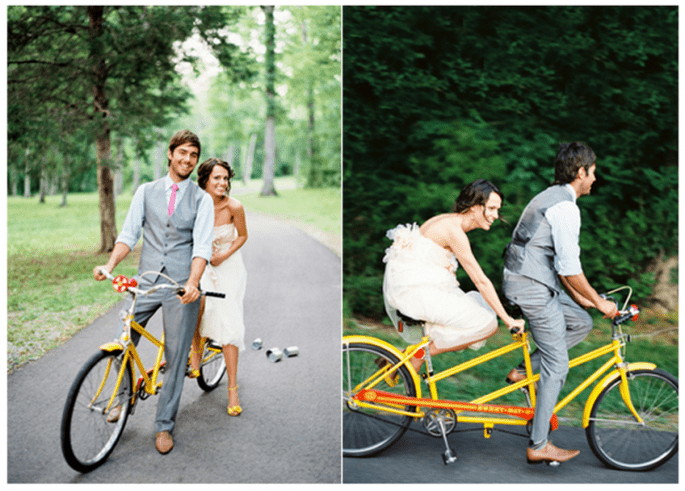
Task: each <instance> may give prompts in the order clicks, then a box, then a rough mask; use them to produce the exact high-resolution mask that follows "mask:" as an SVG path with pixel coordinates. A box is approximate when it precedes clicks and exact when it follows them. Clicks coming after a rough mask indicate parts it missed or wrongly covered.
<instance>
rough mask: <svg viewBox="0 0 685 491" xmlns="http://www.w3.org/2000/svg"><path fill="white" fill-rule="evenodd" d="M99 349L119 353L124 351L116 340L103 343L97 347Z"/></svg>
mask: <svg viewBox="0 0 685 491" xmlns="http://www.w3.org/2000/svg"><path fill="white" fill-rule="evenodd" d="M99 349H100V351H106V352H108V353H112V354H116V355H118V354H120V353H123V351H124V346H123V345H122V344H121V343H117V342H114V341H113V342H111V343H105V344H103V345H101V346H100V347H99Z"/></svg>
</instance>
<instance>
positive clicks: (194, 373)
mask: <svg viewBox="0 0 685 491" xmlns="http://www.w3.org/2000/svg"><path fill="white" fill-rule="evenodd" d="M205 341H206V338H202V339H201V340H200V351H195V350H194V349H193V348H192V347H191V348H190V356H191V357H192V356H193V355H200V363H202V355H203V353H204V352H205V350H204V346H205ZM199 376H200V369H199V368H196V369H193V368H191V369H190V371H189V372H188V378H198V377H199Z"/></svg>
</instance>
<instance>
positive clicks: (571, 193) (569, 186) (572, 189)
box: [564, 184, 578, 203]
mask: <svg viewBox="0 0 685 491" xmlns="http://www.w3.org/2000/svg"><path fill="white" fill-rule="evenodd" d="M564 189H566V190H567V191H568V192H569V194H570V195H571V196H573V202H574V203H575V202H576V199H578V196H577V195H576V190H575V188H574V187H573V186H571V185H570V184H564Z"/></svg>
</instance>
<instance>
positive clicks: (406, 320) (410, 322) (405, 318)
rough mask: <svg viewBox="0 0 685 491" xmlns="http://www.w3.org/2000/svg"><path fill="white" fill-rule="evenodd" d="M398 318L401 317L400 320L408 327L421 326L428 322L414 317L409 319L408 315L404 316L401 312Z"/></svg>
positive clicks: (398, 312) (398, 313)
mask: <svg viewBox="0 0 685 491" xmlns="http://www.w3.org/2000/svg"><path fill="white" fill-rule="evenodd" d="M397 317H399V318H400V320H401V321H402V322H404V323H405V324H406V325H408V326H412V325H421V324H423V323H424V322H426V321H422V320H418V319H414V318H413V317H409V316H408V315H404V314H403V313H402V312H400V311H399V310H398V311H397ZM400 332H401V330H400Z"/></svg>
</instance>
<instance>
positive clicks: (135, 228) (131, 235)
mask: <svg viewBox="0 0 685 491" xmlns="http://www.w3.org/2000/svg"><path fill="white" fill-rule="evenodd" d="M147 184H149V183H145V184H143V185H142V186H138V189H136V192H135V194H134V195H133V199H132V200H131V206H130V207H129V209H128V214H127V215H126V220H124V226H123V228H122V229H121V232H120V233H119V235H118V237H117V240H116V241H117V242H121V243H123V244H126V245H127V246H128V248H129V249H131V250H133V248H134V247H135V245H136V244H137V243H138V240H139V239H140V236H141V235H142V229H143V221H144V219H145V197H144V195H143V193H144V188H145V186H146V185H147Z"/></svg>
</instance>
